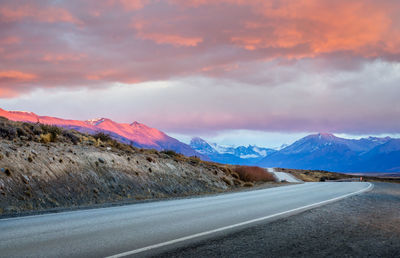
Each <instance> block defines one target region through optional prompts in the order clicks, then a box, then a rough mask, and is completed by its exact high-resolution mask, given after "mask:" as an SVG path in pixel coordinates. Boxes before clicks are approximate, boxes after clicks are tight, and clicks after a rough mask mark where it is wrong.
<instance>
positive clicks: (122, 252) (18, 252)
mask: <svg viewBox="0 0 400 258" xmlns="http://www.w3.org/2000/svg"><path fill="white" fill-rule="evenodd" d="M372 187H373V185H372V184H370V183H366V182H334V183H333V182H332V183H304V184H297V185H291V186H283V187H276V188H269V189H262V190H255V191H247V192H237V193H229V194H222V195H216V196H208V197H202V198H190V199H180V200H170V201H160V202H151V203H141V204H134V205H127V206H119V207H110V208H102V209H92V210H80V211H73V212H64V213H59V214H46V215H38V216H29V217H20V218H11V219H2V220H0V257H38V256H40V257H108V256H114V257H124V256H145V255H148V254H155V253H157V252H158V251H160V250H163V249H164V250H165V249H166V248H174V247H178V246H180V247H181V246H184V245H185V244H186V243H189V242H191V241H197V240H200V239H205V238H207V237H211V236H215V235H217V234H220V233H222V232H224V233H226V232H229V231H234V230H237V229H241V228H245V227H247V226H249V225H254V224H256V223H266V222H268V221H272V220H274V219H277V218H279V217H282V216H288V215H290V214H295V213H298V212H300V211H303V210H307V209H310V208H313V207H317V206H320V205H322V204H326V203H329V202H332V201H335V200H338V199H342V198H345V197H348V196H351V195H354V194H359V193H362V192H364V191H367V190H369V189H371V188H372Z"/></svg>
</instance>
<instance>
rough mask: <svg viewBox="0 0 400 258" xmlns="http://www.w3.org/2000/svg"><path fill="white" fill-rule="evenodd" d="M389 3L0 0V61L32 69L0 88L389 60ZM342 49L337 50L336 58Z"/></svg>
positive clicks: (393, 39)
mask: <svg viewBox="0 0 400 258" xmlns="http://www.w3.org/2000/svg"><path fill="white" fill-rule="evenodd" d="M398 9H400V3H399V2H398V1H392V0H384V1H379V3H378V2H376V1H372V0H366V1H344V0H339V1H330V0H323V1H316V0H312V1H289V0H276V1H261V0H256V1H244V0H222V1H210V0H197V1H183V0H170V1H156V0H135V1H128V0H107V1H103V2H100V1H95V0H88V1H83V2H79V3H78V2H74V1H57V2H56V3H53V2H52V3H49V2H47V1H37V2H34V3H33V2H29V1H25V2H24V1H22V3H16V2H15V1H5V3H4V4H2V6H1V7H0V26H1V30H2V32H4V33H3V34H4V35H2V37H1V38H0V61H1V62H0V63H1V64H0V70H2V71H24V73H27V74H34V75H36V77H35V78H31V79H26V80H24V84H28V83H29V87H20V84H21V81H18V80H16V79H13V80H11V79H9V83H8V84H7V85H5V84H1V85H0V88H3V89H4V88H7V89H11V88H14V89H15V90H14V91H16V92H18V91H19V90H20V91H21V92H27V91H30V90H34V89H36V88H57V87H60V88H65V87H87V88H92V87H96V88H97V87H107V86H108V85H112V83H113V82H125V83H137V82H143V81H155V80H168V79H169V78H180V77H187V76H206V77H214V78H222V79H227V80H232V81H236V82H243V81H244V82H246V83H250V84H257V85H264V86H271V85H272V84H273V83H271V80H270V79H268V78H266V76H264V74H265V71H262V70H257V71H254V70H252V68H253V67H259V66H262V64H263V63H265V62H272V61H276V62H277V63H278V64H279V65H282V64H283V63H285V62H286V65H288V64H289V63H290V62H294V63H295V62H296V61H300V60H307V59H312V60H316V61H315V62H316V63H317V62H319V61H317V60H320V59H326V60H328V61H327V62H328V63H329V62H332V63H334V64H335V65H332V66H331V68H334V69H343V70H346V69H347V68H348V67H349V66H351V65H352V64H353V63H354V64H358V63H360V62H370V61H371V60H374V59H384V60H390V61H399V60H400V51H399V49H400V20H399V18H398V14H397V12H396V10H398ZM31 21H35V22H31ZM343 53H345V55H346V56H347V58H346V59H341V60H342V61H340V62H339V61H337V60H338V59H340V58H336V57H337V56H341V55H343ZM288 60H289V61H288ZM290 64H293V63H290ZM110 68H112V69H110ZM315 69H321V68H319V67H317V66H315ZM295 76H296V75H292V74H291V77H295ZM282 77H284V76H282ZM2 96H5V95H4V94H3V95H0V97H2ZM7 96H9V94H7Z"/></svg>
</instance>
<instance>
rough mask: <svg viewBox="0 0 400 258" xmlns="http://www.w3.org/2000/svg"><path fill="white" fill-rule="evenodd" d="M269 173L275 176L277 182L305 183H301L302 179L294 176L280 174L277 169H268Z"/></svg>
mask: <svg viewBox="0 0 400 258" xmlns="http://www.w3.org/2000/svg"><path fill="white" fill-rule="evenodd" d="M267 171H268V172H270V173H272V174H274V175H275V177H276V179H277V181H278V182H281V181H286V182H289V183H301V182H303V181H301V180H300V179H298V178H296V177H294V176H292V175H291V174H289V173H285V172H278V171H276V170H275V168H267Z"/></svg>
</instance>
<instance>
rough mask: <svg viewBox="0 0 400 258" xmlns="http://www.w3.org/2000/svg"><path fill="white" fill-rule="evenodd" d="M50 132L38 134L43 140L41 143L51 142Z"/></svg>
mask: <svg viewBox="0 0 400 258" xmlns="http://www.w3.org/2000/svg"><path fill="white" fill-rule="evenodd" d="M51 139H52V138H51V134H50V133H47V134H41V135H40V141H41V142H43V143H49V142H51Z"/></svg>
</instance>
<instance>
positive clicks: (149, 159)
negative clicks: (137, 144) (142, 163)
mask: <svg viewBox="0 0 400 258" xmlns="http://www.w3.org/2000/svg"><path fill="white" fill-rule="evenodd" d="M146 160H147V161H148V162H153V161H154V160H153V159H152V158H151V157H146Z"/></svg>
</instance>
